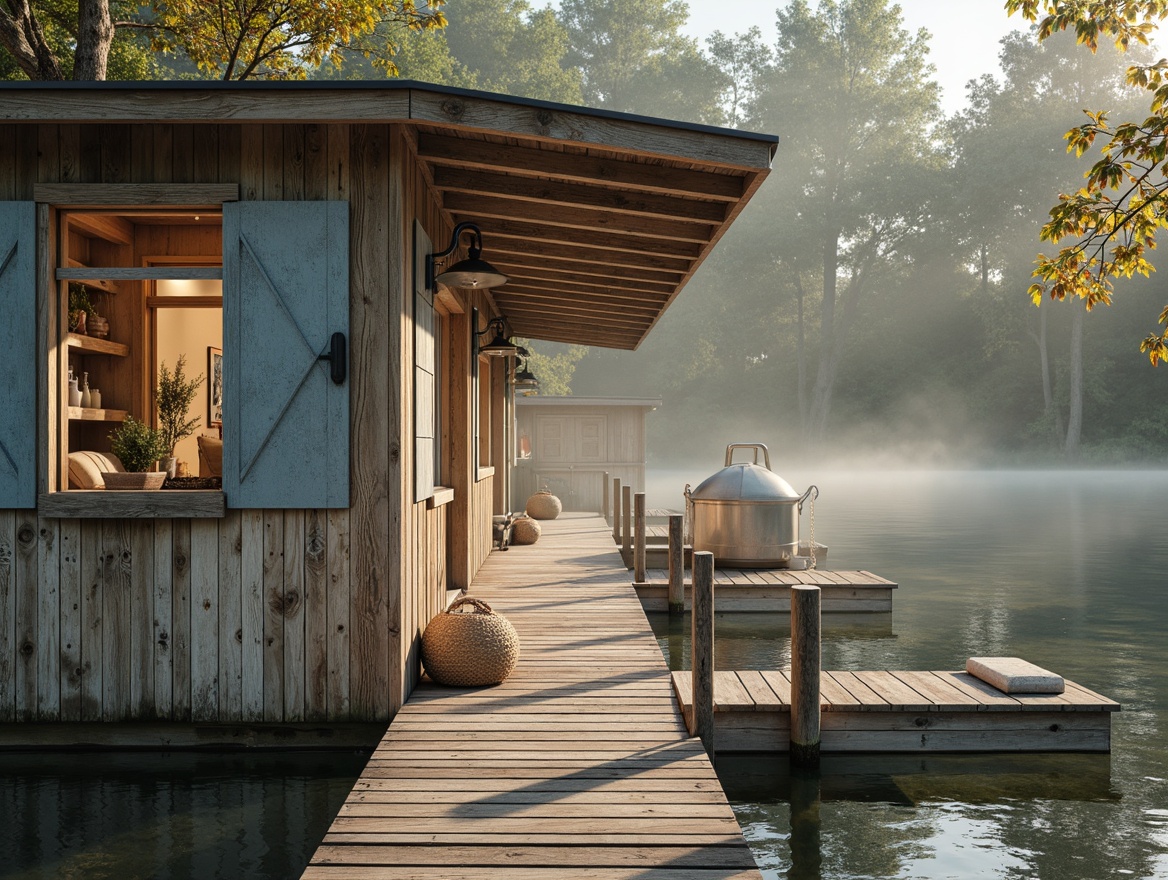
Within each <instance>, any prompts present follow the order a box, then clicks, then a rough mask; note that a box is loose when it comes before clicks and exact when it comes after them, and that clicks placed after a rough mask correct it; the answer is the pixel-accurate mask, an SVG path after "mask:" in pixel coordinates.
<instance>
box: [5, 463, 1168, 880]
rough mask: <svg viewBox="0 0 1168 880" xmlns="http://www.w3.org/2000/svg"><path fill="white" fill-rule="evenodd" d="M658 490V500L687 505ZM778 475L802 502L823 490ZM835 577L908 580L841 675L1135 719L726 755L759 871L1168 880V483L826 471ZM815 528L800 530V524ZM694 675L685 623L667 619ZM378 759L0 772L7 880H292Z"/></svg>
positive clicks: (143, 762)
mask: <svg viewBox="0 0 1168 880" xmlns="http://www.w3.org/2000/svg"><path fill="white" fill-rule="evenodd" d="M707 475H708V472H707V473H700V472H699V473H692V474H686V473H680V472H676V473H657V474H653V475H651V477H650V482H649V485H648V491H649V498H648V501H649V504H650V506H654V507H666V506H668V507H675V508H677V507H680V505H681V488H682V486H684V484H685V482H686V481H689V482H690V483H693V484H694V485H696V484H697V483H698V482H700V480H701V479H702V478H703V477H704V476H707ZM783 476H784V477H785V478H786V479H788V481H790V482H791V483H792V484H793V485H794V486H796V488H798V489H800V490H802V489H803V488H805V487H806V485H807V484H808V483H809V482H810V481H811V479H812V477H811V475H809V474H800V473H793V472H787V473H783ZM813 479H814V481H815V482H816V483H817V484H818V486H819V488H820V490H821V492H822V495H821V497H820V500H819V502H817V504H816V511H815V513H816V523H815V525H816V538H817V540H819V541H820V542H821V543H825V544H827V545H828V546H829V547H830V556H829V558H830V561H831V567H833V568H864V569H868V570H871V571H874V572H876V573H878V574H881V575H884V576H885V577H888V578H890V579H892V580H895V581H897V582H898V583H899V584H900V588H899V589H898V590H897V591H896V592H895V595H894V600H893V602H894V608H895V611H894V612H893V613H892V614H891V615H888V614H885V615H827V616H825V618H824V663H825V665H826V666H827V667H828V668H833V669H881V668H885V669H949V668H959V667H961V666H962V665H963V664H964V662H965V658H966V657H968V656H970V655H974V654H1016V655H1020V656H1023V657H1026V658H1028V659H1030V660H1032V661H1034V662H1036V663H1039V664H1040V665H1042V666H1045V667H1047V668H1049V669H1052V670H1054V671H1056V672H1059V673H1062V674H1064V675H1066V676H1067V677H1069V678H1071V679H1073V680H1075V681H1078V682H1081V683H1083V684H1085V685H1087V686H1088V687H1091V688H1093V689H1095V690H1097V691H1100V692H1101V693H1103V694H1106V695H1107V696H1110V697H1112V698H1114V699H1116V700H1118V701H1119V702H1121V703H1122V704H1123V711H1122V712H1121V713H1119V714H1118V715H1116V716H1115V718H1114V723H1113V737H1112V747H1113V751H1112V754H1111V755H1110V756H1107V755H998V756H981V755H973V756H970V755H955V756H929V757H918V756H895V755H891V756H881V755H863V756H850V757H846V758H843V757H831V756H827V757H825V758H824V760H823V764H822V767H821V771H820V773H819V774H818V775H814V776H799V775H794V774H792V773H791V772H790V771H789V770H788V767H787V762H786V759H785V757H758V756H750V757H746V758H721V759H719V760H718V762H717V763H718V772H719V775H720V776H721V777H722V779H723V783H724V784H725V786H726V788H727V791H728V793H729V795H730V798H731V800H732V802H733V804H734V808H735V811H736V812H737V815H738V818H739V821H740V822H741V824H742V826H743V828H744V830H745V833H746V836H747V838H748V839H749V840H750V842H751V845H752V847H753V848H754V852H755V858H756V859H757V861H758V863H759V866H760V867H762V868H763V871H764V874H765V875H766V876H767V877H768V878H778V877H787V878H794V880H819V878H833V880H834V878H841V880H842V878H848V880H860V878H885V877H897V878H930V880H932V878H962V880H964V878H991V877H992V878H999V877H1005V878H1051V880H1100V878H1168V526H1166V523H1165V507H1166V501H1168V474H1165V473H1160V472H1155V473H1148V472H1145V473H1134V472H1108V473H1069V472H1061V471H1059V472H1041V473H1029V472H999V473H985V472H973V473H920V474H903V473H891V472H890V473H883V474H864V475H856V474H841V473H830V474H822V473H820V474H815V475H814V478H813ZM802 525H803V532H802V534H803V535H804V536H806V535H807V534H808V532H809V525H810V523H809V522H808V515H807V514H806V513H805V514H804V519H803V524H802ZM654 625H655V628H657V630H658V632H659V635H660V642H661V645H662V649H663V650H664V651H665V652H666V654H667V655H670V654H671V655H672V656H671V663H672V664H673V665H674V666H675V667H677V666H678V665H679V664H680V663H682V662H687V658H686V655H687V653H688V646H687V645H686V639H687V637H688V632H689V625H688V621H686V622H683V623H678V624H674V627H675V628H674V631H673V633H672V634H671V633H670V631H669V629H670V623H669V620H668V617H667V616H664V615H654ZM716 628H717V632H718V647H717V658H716V659H717V664H718V665H719V666H720V667H721V668H723V669H731V668H739V669H747V668H756V669H757V668H774V667H777V666H780V665H784V664H785V663H786V660H787V657H788V656H789V630H788V619H787V617H786V616H785V615H779V614H775V615H753V614H752V615H734V616H727V615H723V616H720V617H719V618H718V621H717V624H716ZM366 757H367V756H366V755H365V754H362V753H355V754H339V753H332V754H320V753H312V752H302V753H287V754H275V755H273V754H258V755H246V754H238V755H236V754H229V755H223V754H218V755H207V754H198V753H196V754H170V755H161V754H124V753H121V754H119V753H104V754H100V755H86V754H68V753H66V754H53V755H22V754H7V755H0V829H2V830H0V878H3V880H34V878H37V880H39V878H67V880H68V878H78V880H81V878H84V880H101V878H117V880H131V878H137V877H151V878H154V877H173V878H180V877H183V878H186V877H189V878H200V880H201V878H217V877H257V878H258V877H273V878H278V877H296V876H299V873H300V871H301V870H302V868H303V866H304V865H305V864H307V861H308V858H309V857H310V855H311V853H312V852H313V851H314V849H315V848H316V846H317V844H318V843H319V841H320V840H321V838H322V837H323V835H324V833H325V830H326V829H327V828H328V826H329V823H330V821H331V819H332V817H333V816H334V815H335V814H336V812H337V810H338V809H339V807H340V804H341V803H342V801H343V800H344V797H345V795H346V794H347V793H348V791H349V789H350V788H351V787H352V784H353V781H354V780H355V779H356V777H357V775H358V773H359V772H360V770H361V768H362V767H363V765H364V763H365V760H366Z"/></svg>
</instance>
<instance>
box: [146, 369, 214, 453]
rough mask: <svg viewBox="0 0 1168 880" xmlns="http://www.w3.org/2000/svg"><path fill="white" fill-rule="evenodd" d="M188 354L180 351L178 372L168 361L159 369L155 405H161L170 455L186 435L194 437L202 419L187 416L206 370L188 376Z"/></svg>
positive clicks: (160, 421) (161, 423)
mask: <svg viewBox="0 0 1168 880" xmlns="http://www.w3.org/2000/svg"><path fill="white" fill-rule="evenodd" d="M185 369H186V355H184V354H180V355H179V356H178V362H177V363H175V365H174V372H173V373H172V372H170V370H168V369H167V367H166V361H163V362H162V366H161V367H159V369H158V393H157V395H156V396H155V405H156V406H157V407H158V424H159V431H161V432H162V440H163V445H164V446H165V447H166V450H167V455H168V456H171V455H174V447H175V446H176V445H177V444H178V442H179V441H180V440H182V439H183V438H184V437H190V436H191V435H192V434H194V433H195V430H196V429H197V428H198V427H199V419H198V417H197V416H196V417H195V418H193V419H188V418H187V413H188V412H189V410H190V408H191V404H192V403H194V400H195V395H197V394H198V393H199V386H201V385H202V384H203V374H202V373H200V374H199V375H198V376H197V377H196V378H194V379H190V380H188V379H187V378H186V374H185V372H184V371H185Z"/></svg>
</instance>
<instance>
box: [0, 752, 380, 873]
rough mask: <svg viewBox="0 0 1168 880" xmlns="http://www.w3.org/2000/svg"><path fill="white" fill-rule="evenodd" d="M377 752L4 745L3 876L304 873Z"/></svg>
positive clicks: (0, 791)
mask: <svg viewBox="0 0 1168 880" xmlns="http://www.w3.org/2000/svg"><path fill="white" fill-rule="evenodd" d="M366 758H367V755H365V754H363V753H362V754H356V753H320V752H292V753H282V754H258V755H244V754H226V755H224V754H207V753H195V754H192V753H175V754H142V753H134V754H125V753H108V752H104V753H95V754H78V753H9V754H0V817H3V826H2V828H0V877H3V878H5V880H40V878H78V880H80V878H85V880H99V878H111V880H113V878H116V880H131V878H135V877H143V878H147V877H149V878H208V877H255V878H260V877H272V878H284V877H295V876H299V875H300V872H301V871H303V869H304V867H305V865H307V864H308V859H309V858H310V856H311V855H312V853H313V851H314V850H315V849H316V847H317V846H318V845H319V844H320V841H321V840H322V839H323V837H324V832H325V830H326V829H327V828H328V825H329V823H330V822H331V821H332V819H333V817H334V816H335V815H336V813H337V811H338V810H339V809H340V806H341V804H342V803H343V801H344V799H345V796H346V795H347V794H348V792H349V790H350V789H351V788H352V785H353V782H354V781H355V780H356V777H357V775H358V774H359V773H360V771H361V768H362V767H364V765H365V761H366Z"/></svg>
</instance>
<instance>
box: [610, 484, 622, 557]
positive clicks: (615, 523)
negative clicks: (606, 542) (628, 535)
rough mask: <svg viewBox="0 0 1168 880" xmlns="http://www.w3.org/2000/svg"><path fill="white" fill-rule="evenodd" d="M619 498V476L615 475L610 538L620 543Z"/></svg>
mask: <svg viewBox="0 0 1168 880" xmlns="http://www.w3.org/2000/svg"><path fill="white" fill-rule="evenodd" d="M620 499H621V484H620V477H616V478H615V479H614V480H613V481H612V540H613V541H614V542H615V543H617V544H619V543H620V539H621V521H620Z"/></svg>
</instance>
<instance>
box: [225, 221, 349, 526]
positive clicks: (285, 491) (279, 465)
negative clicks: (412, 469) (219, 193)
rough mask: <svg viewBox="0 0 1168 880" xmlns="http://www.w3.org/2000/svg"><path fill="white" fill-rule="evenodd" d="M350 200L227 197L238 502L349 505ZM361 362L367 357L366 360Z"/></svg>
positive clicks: (231, 462) (231, 410) (230, 441)
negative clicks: (337, 369) (340, 362)
mask: <svg viewBox="0 0 1168 880" xmlns="http://www.w3.org/2000/svg"><path fill="white" fill-rule="evenodd" d="M335 333H343V334H344V335H345V338H346V340H347V339H348V335H349V206H348V203H347V202H232V203H228V204H225V205H224V206H223V491H224V493H225V494H226V495H227V503H228V504H229V505H230V506H231V507H250V508H305V507H315V508H328V507H348V506H349V384H350V382H349V379H348V377H347V376H346V378H345V380H344V382H343V383H342V384H340V385H338V384H335V383H334V382H333V381H332V379H331V378H330V375H329V372H330V362H328V361H324V360H320V359H319V358H320V355H322V354H327V353H328V352H329V350H330V339H331V338H332V336H333V334H335ZM358 368H360V365H358Z"/></svg>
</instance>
